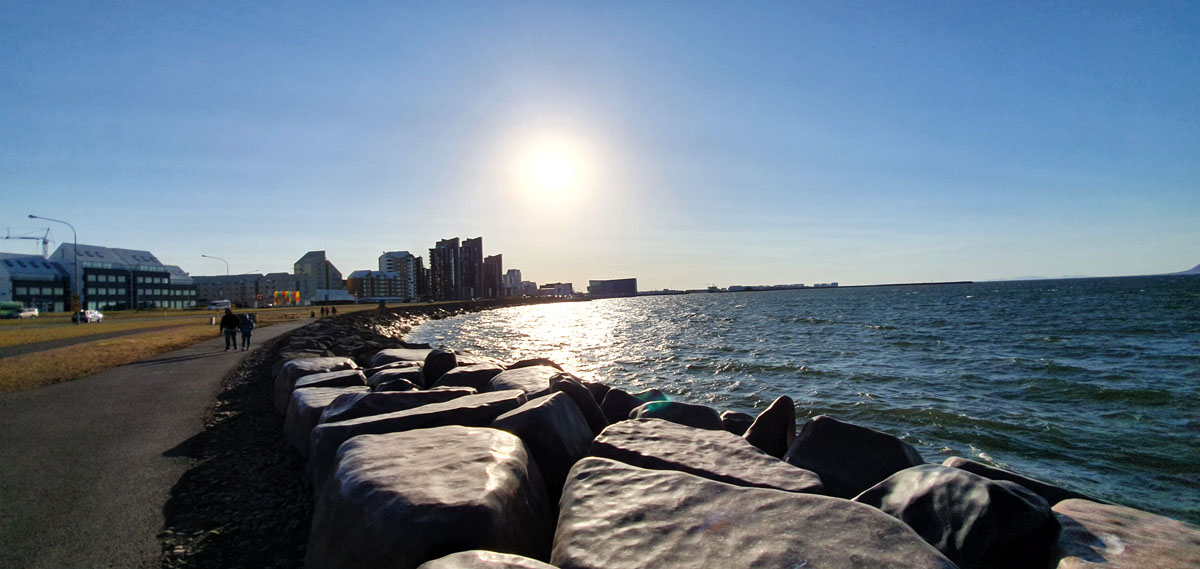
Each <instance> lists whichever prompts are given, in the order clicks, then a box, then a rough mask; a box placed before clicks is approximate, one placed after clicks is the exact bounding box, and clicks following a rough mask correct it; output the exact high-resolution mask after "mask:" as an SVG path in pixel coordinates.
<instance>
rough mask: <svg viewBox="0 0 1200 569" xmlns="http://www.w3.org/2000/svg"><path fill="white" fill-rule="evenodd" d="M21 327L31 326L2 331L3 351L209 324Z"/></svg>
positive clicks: (167, 321) (170, 321)
mask: <svg viewBox="0 0 1200 569" xmlns="http://www.w3.org/2000/svg"><path fill="white" fill-rule="evenodd" d="M18 322H20V323H21V324H26V323H29V325H27V326H12V325H9V326H5V327H3V328H0V348H4V347H8V346H20V345H24V344H37V343H39V342H49V341H52V340H65V339H67V338H81V337H84V336H92V335H96V334H106V333H108V332H124V331H126V330H137V329H140V328H162V327H163V326H175V325H179V326H184V325H198V324H200V323H201V322H203V323H204V324H207V323H208V320H202V319H199V318H196V317H191V318H186V317H184V318H155V319H152V320H124V321H121V320H118V321H115V322H101V323H99V324H97V323H94V322H93V323H91V324H69V323H67V324H63V323H54V324H48V325H40V326H39V325H37V324H38V323H32V322H31V321H29V320H23V321H18Z"/></svg>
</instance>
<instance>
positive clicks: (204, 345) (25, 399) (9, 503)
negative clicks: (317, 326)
mask: <svg viewBox="0 0 1200 569" xmlns="http://www.w3.org/2000/svg"><path fill="white" fill-rule="evenodd" d="M308 322H309V320H307V319H306V320H300V321H297V322H294V323H288V324H278V325H274V326H269V327H264V328H259V329H257V330H255V331H254V337H253V342H254V343H255V344H256V345H262V343H263V342H266V341H267V340H270V339H272V338H274V337H277V336H280V335H282V334H284V333H287V332H289V331H291V330H294V329H296V328H298V327H300V326H302V325H304V324H307V323H308ZM248 353H249V352H225V351H224V340H223V339H221V338H216V339H213V340H207V341H204V342H201V343H200V344H197V345H195V346H192V347H189V348H185V349H182V350H178V351H175V352H170V353H166V354H162V355H160V356H158V357H155V358H152V359H149V360H145V361H142V362H138V363H134V364H130V365H126V366H122V367H119V368H114V369H111V370H108V371H105V372H101V373H98V374H96V375H93V376H89V377H86V378H83V379H78V380H75V381H71V382H67V383H60V384H56V385H50V386H46V387H43V388H40V389H36V390H33V391H24V392H19V393H4V394H0V567H30V568H41V567H46V568H50V567H122V568H124V567H158V566H159V565H160V561H159V559H160V555H161V551H160V546H159V543H158V539H157V537H156V536H157V535H158V533H159V532H160V531H162V528H163V523H164V522H163V505H164V504H165V503H166V501H167V498H168V496H169V494H170V490H171V487H172V486H173V485H174V484H175V483H176V482H177V481H178V480H179V478H180V476H182V475H183V473H184V472H186V471H187V469H188V468H189V466H190V464H189V460H188V459H187V458H178V457H176V458H172V457H171V455H172V454H174V453H172V452H171V450H172V449H173V448H175V447H176V446H178V445H179V444H181V443H183V442H184V441H186V440H188V439H189V438H191V437H193V436H194V435H196V434H198V433H200V432H201V431H202V430H203V428H204V423H203V419H204V417H205V414H206V413H207V412H208V411H209V410H210V409H211V408H212V406H213V405H214V403H215V402H216V395H217V393H218V391H219V389H220V386H221V380H222V379H223V378H224V377H225V376H226V375H227V374H228V373H229V372H230V371H232V370H233V369H234V368H236V367H237V365H238V364H239V363H241V361H242V360H243V359H244V357H245V355H246V354H248Z"/></svg>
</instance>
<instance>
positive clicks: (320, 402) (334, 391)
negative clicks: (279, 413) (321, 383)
mask: <svg viewBox="0 0 1200 569" xmlns="http://www.w3.org/2000/svg"><path fill="white" fill-rule="evenodd" d="M367 391H368V390H367V387H366V386H354V387H308V388H305V389H297V390H295V391H292V398H291V400H289V402H288V410H287V414H286V415H284V419H283V439H284V440H285V441H287V443H288V444H289V445H291V447H292V448H294V449H296V452H299V453H300V456H303V457H305V458H307V457H308V443H309V439H310V438H311V437H312V430H313V427H315V426H317V422H318V421H320V419H321V412H322V411H324V410H325V408H326V407H327V406H329V404H330V403H332V402H333V400H334V399H337V398H338V396H341V395H347V394H365V393H367Z"/></svg>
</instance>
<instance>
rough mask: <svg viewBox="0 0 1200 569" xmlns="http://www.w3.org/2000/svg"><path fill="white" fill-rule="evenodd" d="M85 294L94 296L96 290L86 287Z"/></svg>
mask: <svg viewBox="0 0 1200 569" xmlns="http://www.w3.org/2000/svg"><path fill="white" fill-rule="evenodd" d="M87 293H88V294H89V295H92V294H96V289H94V288H92V287H88V289H87ZM88 304H91V303H88ZM92 310H95V309H94V308H93V309H92Z"/></svg>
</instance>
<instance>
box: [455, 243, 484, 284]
mask: <svg viewBox="0 0 1200 569" xmlns="http://www.w3.org/2000/svg"><path fill="white" fill-rule="evenodd" d="M459 260H460V262H461V263H462V273H461V274H462V296H460V297H459V298H462V299H468V298H482V297H483V238H482V237H476V238H474V239H467V240H466V241H463V244H462V250H461V251H460V252H459Z"/></svg>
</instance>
